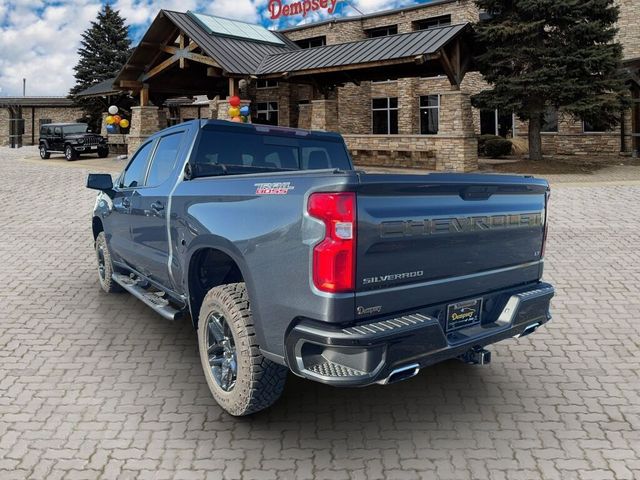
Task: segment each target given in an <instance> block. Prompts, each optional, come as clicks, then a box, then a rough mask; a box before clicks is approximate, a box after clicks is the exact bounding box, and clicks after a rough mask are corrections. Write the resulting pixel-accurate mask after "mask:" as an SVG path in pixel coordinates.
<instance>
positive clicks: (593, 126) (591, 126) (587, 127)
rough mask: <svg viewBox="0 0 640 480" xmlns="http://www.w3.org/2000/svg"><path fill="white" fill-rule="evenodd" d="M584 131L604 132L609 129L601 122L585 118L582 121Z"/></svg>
mask: <svg viewBox="0 0 640 480" xmlns="http://www.w3.org/2000/svg"><path fill="white" fill-rule="evenodd" d="M582 131H583V132H584V133H604V132H608V131H609V129H608V128H607V127H606V126H605V125H603V124H601V123H600V122H588V121H586V120H584V121H583V122H582Z"/></svg>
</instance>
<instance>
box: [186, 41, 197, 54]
mask: <svg viewBox="0 0 640 480" xmlns="http://www.w3.org/2000/svg"><path fill="white" fill-rule="evenodd" d="M196 48H198V44H197V43H196V42H194V41H193V40H190V41H189V46H188V47H187V50H189V51H190V52H193V51H194V50H195V49H196Z"/></svg>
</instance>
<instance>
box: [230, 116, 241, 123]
mask: <svg viewBox="0 0 640 480" xmlns="http://www.w3.org/2000/svg"><path fill="white" fill-rule="evenodd" d="M231 121H232V122H236V123H242V119H241V118H240V117H233V118H232V119H231Z"/></svg>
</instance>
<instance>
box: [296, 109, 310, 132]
mask: <svg viewBox="0 0 640 480" xmlns="http://www.w3.org/2000/svg"><path fill="white" fill-rule="evenodd" d="M298 128H305V129H307V130H309V129H310V128H311V104H310V103H300V104H298Z"/></svg>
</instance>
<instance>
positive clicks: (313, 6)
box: [267, 0, 338, 20]
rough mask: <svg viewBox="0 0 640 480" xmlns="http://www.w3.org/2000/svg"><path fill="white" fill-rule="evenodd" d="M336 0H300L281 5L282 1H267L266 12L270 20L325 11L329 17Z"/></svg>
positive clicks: (333, 10) (334, 7)
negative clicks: (267, 11)
mask: <svg viewBox="0 0 640 480" xmlns="http://www.w3.org/2000/svg"><path fill="white" fill-rule="evenodd" d="M337 5H338V0H301V1H298V2H291V3H287V4H283V2H282V0H269V5H268V6H267V10H269V15H270V16H271V19H272V20H276V19H278V18H280V17H294V16H298V15H301V16H302V17H306V16H307V14H308V13H312V12H317V11H318V10H326V11H327V13H328V14H329V15H331V14H332V13H333V12H335V10H336V6H337Z"/></svg>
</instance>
